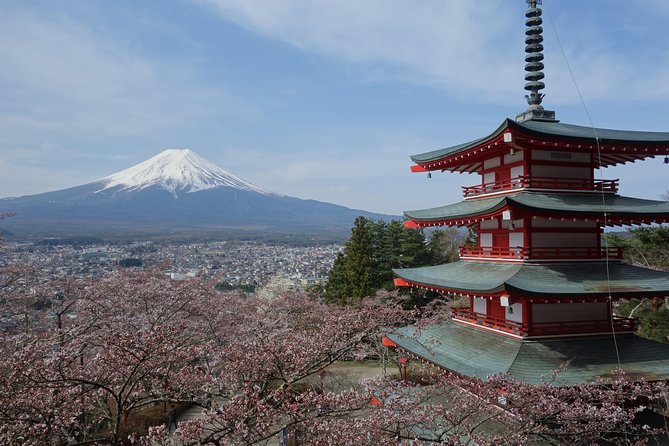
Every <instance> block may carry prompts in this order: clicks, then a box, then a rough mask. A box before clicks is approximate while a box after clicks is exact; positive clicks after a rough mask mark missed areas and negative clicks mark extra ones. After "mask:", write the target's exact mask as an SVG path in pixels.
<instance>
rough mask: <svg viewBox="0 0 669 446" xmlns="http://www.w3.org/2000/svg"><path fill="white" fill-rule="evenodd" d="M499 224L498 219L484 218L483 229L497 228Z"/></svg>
mask: <svg viewBox="0 0 669 446" xmlns="http://www.w3.org/2000/svg"><path fill="white" fill-rule="evenodd" d="M498 227H499V226H498V224H497V219H494V220H483V221H482V222H481V229H497V228H498Z"/></svg>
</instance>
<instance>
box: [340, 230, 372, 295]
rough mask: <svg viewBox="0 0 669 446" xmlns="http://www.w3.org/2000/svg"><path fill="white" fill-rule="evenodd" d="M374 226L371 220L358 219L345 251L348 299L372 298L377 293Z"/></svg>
mask: <svg viewBox="0 0 669 446" xmlns="http://www.w3.org/2000/svg"><path fill="white" fill-rule="evenodd" d="M372 226H373V224H372V222H371V220H369V219H367V218H365V217H358V218H356V219H355V223H354V224H353V229H352V230H351V238H350V239H349V241H348V243H347V244H346V248H345V250H344V276H345V281H346V286H347V288H348V292H349V295H348V296H347V297H348V298H350V299H353V300H360V299H362V298H363V297H367V296H371V295H373V294H374V291H376V287H375V285H376V284H375V283H374V282H375V280H374V276H375V273H376V272H375V270H374V267H375V266H376V265H375V262H374V250H373V247H374V241H373V237H372Z"/></svg>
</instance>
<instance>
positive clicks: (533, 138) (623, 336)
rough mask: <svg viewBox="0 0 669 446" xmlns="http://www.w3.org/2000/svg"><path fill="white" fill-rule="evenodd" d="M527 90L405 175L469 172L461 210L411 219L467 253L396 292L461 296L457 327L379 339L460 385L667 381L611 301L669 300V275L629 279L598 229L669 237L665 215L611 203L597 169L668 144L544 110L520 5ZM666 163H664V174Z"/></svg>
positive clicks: (658, 137)
mask: <svg viewBox="0 0 669 446" xmlns="http://www.w3.org/2000/svg"><path fill="white" fill-rule="evenodd" d="M526 17H527V21H526V24H527V28H526V38H525V42H526V45H527V46H526V50H525V51H526V56H525V61H526V62H527V64H526V66H525V70H526V75H525V79H526V81H527V83H526V84H525V90H527V91H528V92H529V94H528V95H527V96H526V98H527V102H528V104H529V107H528V109H527V111H525V112H524V113H521V114H520V115H518V116H517V117H516V119H515V120H511V119H507V120H505V121H504V122H503V123H502V124H501V125H500V126H499V128H497V130H495V131H494V132H493V133H492V134H490V135H488V136H485V137H483V138H480V139H477V140H475V141H471V142H467V143H464V144H459V145H456V146H452V147H447V148H445V149H441V150H435V151H432V152H427V153H422V154H418V155H414V156H412V157H411V159H412V161H413V162H414V163H415V165H413V166H412V167H411V170H412V171H413V172H432V171H450V172H468V173H477V174H479V175H480V177H481V181H480V183H479V184H477V185H475V186H467V187H463V192H464V200H463V201H461V202H459V203H455V204H451V205H446V206H442V207H438V208H434V209H425V210H416V211H407V212H405V216H406V219H407V221H406V222H405V225H406V226H408V227H414V228H424V227H431V226H454V227H469V228H473V229H474V230H475V231H476V233H477V234H478V244H477V246H475V247H462V248H461V250H460V260H459V261H457V262H454V263H448V264H444V265H439V266H432V267H424V268H411V269H396V270H395V274H396V275H397V276H398V277H397V278H396V279H395V283H396V285H398V286H411V287H417V288H423V289H429V290H434V291H439V292H442V293H444V294H448V295H451V296H465V297H467V298H468V300H469V308H467V309H455V310H454V314H453V321H452V322H449V323H446V324H443V325H440V326H432V327H427V328H422V329H420V330H418V331H417V330H415V329H414V328H412V327H408V328H405V329H402V330H400V332H399V334H394V335H390V336H389V338H390V340H392V342H394V343H395V344H397V345H398V346H399V347H400V348H402V349H404V350H406V351H409V352H410V353H412V354H413V355H415V356H417V357H419V358H421V359H423V360H425V361H428V362H431V363H433V364H435V365H438V366H440V367H442V368H445V369H448V370H451V371H453V372H456V373H460V374H464V375H467V376H477V377H481V378H483V377H485V376H487V375H490V374H493V373H508V374H509V375H511V376H514V377H516V378H518V379H522V380H525V381H527V382H539V381H540V380H541V379H542V376H544V375H546V374H548V373H549V372H550V371H551V370H555V369H558V368H559V367H560V366H561V365H562V364H563V363H565V362H568V361H570V366H569V367H568V368H567V369H566V370H565V371H564V372H562V373H561V374H560V377H559V379H560V382H561V383H562V384H566V385H570V384H580V383H584V382H590V381H592V380H594V378H595V377H597V376H603V375H607V374H609V373H611V371H612V370H613V369H616V368H618V366H619V365H620V366H621V367H622V368H623V369H624V370H625V371H626V372H627V373H628V374H630V375H632V376H639V377H644V378H647V379H667V378H669V345H666V344H660V343H657V342H653V341H648V340H645V339H642V338H639V337H637V336H636V335H634V334H633V333H634V331H635V329H636V325H635V321H634V320H631V319H626V318H621V317H617V316H615V315H614V312H613V307H614V306H615V302H616V301H618V300H620V299H641V298H650V299H653V298H665V297H669V274H668V273H664V272H658V271H654V270H650V269H645V268H640V267H636V266H632V265H628V264H626V263H624V262H623V261H622V253H621V251H620V250H619V249H611V248H608V247H606V246H605V244H604V243H603V237H602V234H603V231H604V228H606V227H609V226H618V225H623V226H629V225H640V224H654V223H665V222H667V221H669V202H663V201H652V200H643V199H638V198H631V197H623V196H620V195H618V180H605V179H598V178H596V176H595V171H596V169H600V168H602V167H607V166H613V165H616V164H624V163H626V162H634V161H636V160H642V159H645V158H653V157H655V156H665V157H666V156H667V155H669V132H638V131H623V130H608V129H597V128H593V127H583V126H576V125H570V124H564V123H561V122H559V121H558V120H556V119H555V113H554V112H552V111H548V110H544V108H543V107H542V105H541V103H542V99H543V96H544V95H543V94H542V93H540V91H541V90H542V89H544V83H543V82H542V79H543V78H544V74H543V71H542V70H543V68H544V65H543V62H542V60H543V54H542V51H543V46H542V41H543V37H542V26H541V24H542V19H541V9H540V8H538V5H537V0H530V1H528V9H527V12H526ZM666 161H667V159H666V158H665V162H666Z"/></svg>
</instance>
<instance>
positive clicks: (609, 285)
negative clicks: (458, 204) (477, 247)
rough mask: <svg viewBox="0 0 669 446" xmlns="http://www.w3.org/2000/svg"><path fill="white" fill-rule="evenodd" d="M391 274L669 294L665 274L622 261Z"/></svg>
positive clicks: (427, 280)
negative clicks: (607, 263)
mask: <svg viewBox="0 0 669 446" xmlns="http://www.w3.org/2000/svg"><path fill="white" fill-rule="evenodd" d="M393 272H394V273H395V274H396V275H397V276H399V277H401V278H402V279H404V280H406V281H407V282H410V283H412V284H417V285H424V286H428V287H436V288H442V289H447V290H451V291H456V292H458V291H466V292H471V293H476V292H479V293H486V294H487V293H496V292H501V291H504V290H506V291H508V292H512V293H513V292H516V293H524V294H538V295H543V296H545V297H547V298H550V297H551V296H555V297H560V296H565V295H566V296H569V295H584V294H585V295H608V293H609V290H610V292H611V293H612V294H613V295H614V296H615V295H624V296H625V297H634V296H644V295H656V294H658V293H660V294H661V293H666V294H667V295H669V273H666V272H662V271H655V270H651V269H646V268H640V267H637V266H632V265H628V264H626V263H623V262H609V265H608V268H607V265H606V262H564V263H562V262H556V263H537V264H529V263H510V262H476V261H468V260H460V261H458V262H453V263H446V264H443V265H438V266H426V267H423V268H400V269H394V270H393Z"/></svg>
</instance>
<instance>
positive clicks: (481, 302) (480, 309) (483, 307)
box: [474, 297, 488, 314]
mask: <svg viewBox="0 0 669 446" xmlns="http://www.w3.org/2000/svg"><path fill="white" fill-rule="evenodd" d="M474 313H479V314H488V305H487V301H486V300H485V299H481V298H480V297H475V298H474Z"/></svg>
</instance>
